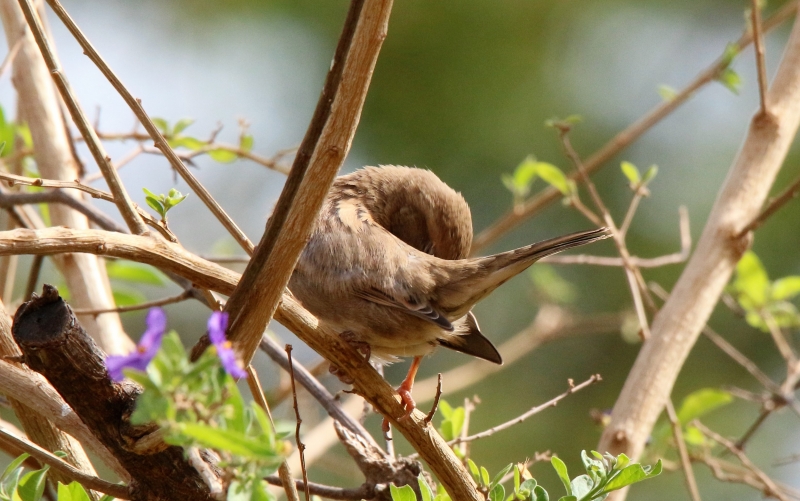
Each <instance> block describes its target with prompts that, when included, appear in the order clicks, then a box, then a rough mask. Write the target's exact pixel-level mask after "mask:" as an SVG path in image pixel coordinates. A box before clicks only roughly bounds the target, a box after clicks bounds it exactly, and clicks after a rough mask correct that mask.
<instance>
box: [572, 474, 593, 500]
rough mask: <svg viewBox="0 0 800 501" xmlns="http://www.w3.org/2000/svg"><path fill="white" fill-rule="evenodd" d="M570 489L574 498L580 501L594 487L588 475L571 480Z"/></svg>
mask: <svg viewBox="0 0 800 501" xmlns="http://www.w3.org/2000/svg"><path fill="white" fill-rule="evenodd" d="M570 487H571V488H572V494H573V495H574V496H575V497H576V498H578V499H581V498H583V497H584V496H585V495H587V494H588V493H589V492H591V490H592V488H593V487H594V481H593V480H592V478H591V477H590V476H589V475H578V476H577V477H575V478H573V479H572V482H570Z"/></svg>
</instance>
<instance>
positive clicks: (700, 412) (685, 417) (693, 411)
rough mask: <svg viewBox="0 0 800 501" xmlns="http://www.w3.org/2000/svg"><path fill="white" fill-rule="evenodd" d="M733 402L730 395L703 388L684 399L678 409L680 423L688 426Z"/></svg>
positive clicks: (717, 390) (718, 390)
mask: <svg viewBox="0 0 800 501" xmlns="http://www.w3.org/2000/svg"><path fill="white" fill-rule="evenodd" d="M732 401H733V397H732V396H731V394H730V393H728V392H727V391H724V390H720V389H716V388H703V389H700V390H697V391H694V392H692V393H691V394H689V395H688V396H687V397H686V398H684V399H683V402H682V403H681V406H680V408H679V409H678V421H680V423H681V424H684V425H685V424H687V423H689V422H691V421H693V420H695V419H698V418H700V417H703V416H705V415H706V414H708V413H709V412H711V411H713V410H715V409H718V408H719V407H722V406H723V405H727V404H729V403H731V402H732Z"/></svg>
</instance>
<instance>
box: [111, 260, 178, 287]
mask: <svg viewBox="0 0 800 501" xmlns="http://www.w3.org/2000/svg"><path fill="white" fill-rule="evenodd" d="M106 272H107V273H108V276H109V278H114V279H117V280H124V281H126V282H133V283H137V284H148V285H164V284H165V283H166V277H165V276H164V275H163V274H162V273H161V272H160V271H158V270H157V269H155V268H153V267H152V266H149V265H146V264H141V263H136V262H133V261H127V260H124V259H117V260H114V261H108V262H107V264H106Z"/></svg>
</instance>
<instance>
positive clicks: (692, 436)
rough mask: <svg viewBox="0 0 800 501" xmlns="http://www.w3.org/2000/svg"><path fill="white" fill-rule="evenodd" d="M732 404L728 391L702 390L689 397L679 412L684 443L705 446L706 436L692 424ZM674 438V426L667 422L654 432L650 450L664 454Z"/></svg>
mask: <svg viewBox="0 0 800 501" xmlns="http://www.w3.org/2000/svg"><path fill="white" fill-rule="evenodd" d="M731 402H733V396H731V394H730V393H728V392H727V391H725V390H720V389H717V388H701V389H699V390H696V391H694V392H692V393H690V394H689V395H687V396H686V398H684V399H683V401H682V402H681V405H680V407H679V408H678V410H677V417H678V423H680V425H681V428H682V431H683V439H684V441H685V442H686V443H687V444H688V445H690V446H700V445H703V444H705V436H704V435H703V434H702V433H700V430H698V429H697V428H695V427H694V426H691V424H690V423H691V422H692V421H694V420H695V419H699V418H701V417H703V416H705V415H706V414H709V413H711V412H713V411H715V410H716V409H719V408H720V407H723V406H726V405H728V404H730V403H731ZM672 438H673V435H672V424H671V423H670V422H669V421H666V420H665V421H663V422H662V423H661V424H659V425H658V426H657V427H656V428H655V430H654V431H653V440H652V443H651V445H650V450H651V451H652V452H653V453H655V454H662V453H663V452H664V451H666V450H667V449H669V448H670V447H671V440H672Z"/></svg>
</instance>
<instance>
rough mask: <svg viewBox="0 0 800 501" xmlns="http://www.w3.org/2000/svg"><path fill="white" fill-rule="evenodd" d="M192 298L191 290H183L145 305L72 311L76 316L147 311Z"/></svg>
mask: <svg viewBox="0 0 800 501" xmlns="http://www.w3.org/2000/svg"><path fill="white" fill-rule="evenodd" d="M192 297H194V294H193V292H192V291H191V290H184V291H183V292H181V293H180V294H177V295H175V296H170V297H165V298H162V299H156V300H154V301H147V302H145V303H139V304H132V305H130V306H118V307H116V308H73V309H72V311H73V312H74V313H75V314H76V315H94V316H97V315H100V314H102V313H125V312H129V311H139V310H147V309H150V308H155V307H156V306H166V305H168V304H174V303H180V302H181V301H186V300H187V299H190V298H192Z"/></svg>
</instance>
